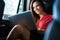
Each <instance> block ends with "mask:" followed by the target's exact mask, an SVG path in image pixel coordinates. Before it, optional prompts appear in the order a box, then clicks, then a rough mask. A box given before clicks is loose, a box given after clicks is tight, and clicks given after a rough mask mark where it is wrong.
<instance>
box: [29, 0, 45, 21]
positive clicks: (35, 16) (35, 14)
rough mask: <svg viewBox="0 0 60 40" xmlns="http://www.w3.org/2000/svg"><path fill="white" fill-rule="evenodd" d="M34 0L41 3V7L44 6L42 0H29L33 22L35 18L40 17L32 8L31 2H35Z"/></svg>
mask: <svg viewBox="0 0 60 40" xmlns="http://www.w3.org/2000/svg"><path fill="white" fill-rule="evenodd" d="M36 1H37V2H39V4H40V5H41V7H42V9H44V8H45V7H44V3H43V1H42V0H32V1H31V4H30V10H31V12H32V14H33V16H34V19H35V22H37V20H38V19H39V18H40V17H39V15H38V14H37V13H35V12H34V10H33V3H34V2H36Z"/></svg>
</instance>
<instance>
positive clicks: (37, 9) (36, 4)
mask: <svg viewBox="0 0 60 40" xmlns="http://www.w3.org/2000/svg"><path fill="white" fill-rule="evenodd" d="M33 10H34V12H35V13H37V14H41V13H40V12H41V11H42V7H41V5H40V4H39V2H37V1H36V2H34V3H33Z"/></svg>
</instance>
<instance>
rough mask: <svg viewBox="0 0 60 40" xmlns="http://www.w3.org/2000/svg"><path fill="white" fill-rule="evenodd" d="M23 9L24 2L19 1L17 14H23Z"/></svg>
mask: <svg viewBox="0 0 60 40" xmlns="http://www.w3.org/2000/svg"><path fill="white" fill-rule="evenodd" d="M23 7H24V0H21V2H20V5H19V10H18V13H20V12H23Z"/></svg>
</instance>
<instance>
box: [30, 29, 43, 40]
mask: <svg viewBox="0 0 60 40" xmlns="http://www.w3.org/2000/svg"><path fill="white" fill-rule="evenodd" d="M30 34H31V35H30V40H43V36H44V33H43V34H41V33H39V32H38V31H37V30H36V29H34V30H31V32H30Z"/></svg>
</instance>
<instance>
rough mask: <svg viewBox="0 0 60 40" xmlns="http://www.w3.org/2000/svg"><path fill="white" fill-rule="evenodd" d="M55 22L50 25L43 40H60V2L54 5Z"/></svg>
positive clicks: (56, 1) (57, 0)
mask: <svg viewBox="0 0 60 40" xmlns="http://www.w3.org/2000/svg"><path fill="white" fill-rule="evenodd" d="M53 18H54V19H53V21H52V22H51V23H50V24H49V26H48V28H47V30H46V32H45V35H44V38H43V40H60V0H55V2H54V5H53Z"/></svg>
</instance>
